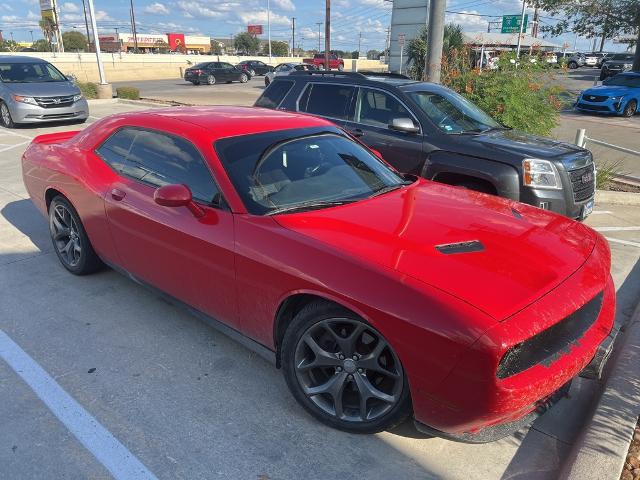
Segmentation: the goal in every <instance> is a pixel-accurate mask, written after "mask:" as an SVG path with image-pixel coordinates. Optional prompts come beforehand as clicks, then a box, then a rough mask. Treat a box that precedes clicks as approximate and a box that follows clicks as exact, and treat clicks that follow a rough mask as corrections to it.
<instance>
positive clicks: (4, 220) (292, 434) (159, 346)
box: [0, 86, 640, 480]
mask: <svg viewBox="0 0 640 480" xmlns="http://www.w3.org/2000/svg"><path fill="white" fill-rule="evenodd" d="M229 88H231V86H230V87H229ZM143 108H148V107H143V106H138V105H131V104H122V103H107V104H92V106H91V113H92V118H91V121H93V120H95V119H97V118H100V117H102V116H105V115H108V114H110V113H115V112H122V111H128V110H139V109H143ZM77 128H82V126H77V125H74V126H68V125H58V126H53V127H39V128H21V129H17V130H11V131H9V130H2V129H0V432H2V434H1V435H0V478H11V479H13V478H30V479H39V478H43V479H45V478H46V479H51V478H69V479H80V478H82V479H84V478H92V479H102V478H111V476H116V477H117V474H118V472H119V470H118V468H125V467H126V466H128V465H129V464H130V463H131V462H133V464H135V462H139V465H140V466H141V468H143V469H144V472H145V473H144V475H143V474H142V473H141V474H140V475H139V477H140V478H144V476H146V478H154V477H155V478H160V479H211V478H225V479H261V480H266V479H271V480H275V479H297V478H309V479H316V478H318V479H320V478H322V479H326V478H340V479H351V478H371V479H389V478H398V479H414V478H415V479H424V478H447V479H468V478H482V479H485V478H486V479H500V478H503V479H512V478H527V479H537V478H540V479H547V478H555V476H556V475H557V473H558V470H559V468H560V467H561V464H562V462H563V460H564V459H565V458H566V457H567V455H568V454H569V451H570V449H571V445H572V443H573V442H574V440H575V438H576V436H577V434H578V432H579V430H580V428H581V426H582V425H583V424H584V422H585V418H586V416H587V413H588V412H589V409H590V406H591V403H592V401H593V400H594V398H595V395H596V393H597V391H598V390H599V388H600V384H599V383H598V382H595V381H592V380H583V379H578V380H577V381H576V382H574V384H573V386H572V390H571V396H570V398H567V399H563V400H562V401H561V402H560V403H559V404H558V405H557V406H556V408H554V409H553V410H552V411H551V412H549V413H548V414H547V415H545V416H544V417H542V418H541V419H540V420H539V421H537V422H536V423H535V424H534V426H533V427H532V428H531V429H528V430H527V429H525V430H522V431H520V432H518V433H517V434H515V435H513V436H510V437H507V438H505V439H503V440H500V441H498V442H495V443H491V444H486V445H466V444H460V443H453V442H449V441H446V440H442V439H438V438H430V437H427V436H425V435H422V434H420V433H419V432H417V431H416V430H415V429H414V428H413V426H412V424H411V423H406V424H404V425H402V426H400V427H399V428H397V429H396V430H394V431H391V432H383V433H380V434H377V435H370V436H360V435H352V434H346V433H343V432H339V431H336V430H332V429H329V428H327V427H324V426H322V425H320V424H319V423H317V422H316V421H314V420H313V419H311V418H310V417H309V416H308V415H307V414H306V413H305V412H304V411H303V410H302V409H301V407H299V406H298V404H297V403H296V402H295V401H294V399H293V398H292V397H291V395H290V394H289V392H288V390H287V388H286V385H285V382H284V380H283V378H282V375H281V373H280V372H279V371H278V370H276V369H275V368H274V367H273V366H272V365H270V364H268V363H267V362H265V361H264V360H263V359H261V358H260V357H258V356H257V355H255V354H254V353H252V352H250V351H249V350H246V349H245V348H244V347H242V346H241V345H240V344H238V343H236V342H234V341H232V340H230V339H228V338H227V337H225V336H224V335H222V334H220V333H218V332H217V331H216V330H213V329H212V328H211V327H209V326H208V325H206V324H204V323H202V322H200V321H199V320H198V319H196V318H194V317H192V316H191V315H189V314H188V313H185V312H184V311H182V310H180V309H178V308H176V307H174V306H172V305H171V304H169V303H167V302H166V301H165V300H164V299H162V298H160V297H158V296H156V295H155V294H153V293H150V292H149V291H147V290H146V289H144V288H142V287H141V286H139V285H138V284H136V283H134V282H133V281H131V280H130V279H128V278H125V277H123V276H122V275H119V274H117V273H115V272H114V271H111V270H105V271H102V272H100V273H98V274H95V275H91V276H87V277H75V276H72V275H70V274H69V273H68V272H66V270H64V269H63V268H62V267H61V266H60V265H59V263H58V260H57V258H56V255H55V253H54V252H53V250H52V246H51V242H50V240H49V236H48V229H47V222H46V220H45V219H44V218H42V216H41V215H40V214H39V213H38V212H37V211H36V210H35V207H34V206H33V205H32V203H31V201H30V200H29V199H28V197H27V195H26V192H25V189H24V186H23V184H22V179H21V171H20V156H21V154H22V152H23V151H24V149H25V147H26V144H27V142H29V141H30V139H31V138H33V137H34V136H36V135H38V134H41V133H48V132H52V131H61V130H67V129H77ZM587 223H588V224H589V225H591V226H593V227H595V228H597V229H599V230H600V231H601V232H602V233H603V234H604V235H605V236H607V237H608V238H609V239H610V242H611V249H612V256H613V266H612V274H613V276H614V280H615V283H616V287H617V290H618V311H617V316H618V321H619V322H622V321H624V319H625V318H627V317H628V316H629V315H630V314H631V312H632V309H633V305H634V302H635V301H636V300H637V298H638V295H639V293H640V292H639V291H638V290H640V281H639V279H640V267H639V266H638V265H639V263H638V259H639V258H640V212H639V211H638V209H637V207H621V206H613V205H597V206H596V211H595V212H594V214H593V215H592V216H591V217H590V218H589V219H588V221H587ZM540 261H545V259H540ZM2 334H5V335H6V336H5V337H3V336H2ZM426 354H428V352H427V353H426ZM12 355H13V356H12ZM16 358H17V360H16ZM3 359H4V360H3ZM20 362H22V363H20ZM30 362H33V363H30ZM39 368H41V369H42V370H38V369H39ZM56 387H57V389H56ZM43 392H44V393H43ZM46 392H54V393H52V394H50V395H48V396H47V395H46ZM469 394H470V395H472V394H473V392H470V393H469ZM43 399H44V401H43ZM47 400H48V401H47ZM61 412H62V413H61ZM65 412H66V414H65ZM65 415H66V416H65ZM82 422H88V423H82ZM83 425H84V429H83V427H82V426H83ZM114 441H115V443H114ZM109 442H110V443H109ZM104 445H108V447H104ZM101 446H102V447H101ZM123 455H124V456H123ZM114 465H116V466H115V467H114ZM118 465H120V467H118ZM135 465H137V464H135ZM114 468H115V469H116V470H115V472H114ZM140 471H142V470H140ZM121 478H122V477H121Z"/></svg>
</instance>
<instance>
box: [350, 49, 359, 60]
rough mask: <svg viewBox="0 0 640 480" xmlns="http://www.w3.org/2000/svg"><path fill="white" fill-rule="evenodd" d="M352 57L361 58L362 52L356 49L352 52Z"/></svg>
mask: <svg viewBox="0 0 640 480" xmlns="http://www.w3.org/2000/svg"><path fill="white" fill-rule="evenodd" d="M351 58H360V52H359V51H358V50H354V51H353V52H351Z"/></svg>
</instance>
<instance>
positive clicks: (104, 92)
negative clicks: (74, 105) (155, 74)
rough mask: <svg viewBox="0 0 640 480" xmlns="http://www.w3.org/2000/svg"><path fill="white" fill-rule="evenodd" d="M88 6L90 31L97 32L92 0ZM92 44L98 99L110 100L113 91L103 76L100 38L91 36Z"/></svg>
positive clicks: (88, 0) (89, 0)
mask: <svg viewBox="0 0 640 480" xmlns="http://www.w3.org/2000/svg"><path fill="white" fill-rule="evenodd" d="M87 2H88V4H89V16H90V17H91V30H93V32H94V33H96V32H97V31H98V25H97V24H96V14H95V10H94V9H93V0H87ZM93 43H94V46H95V48H96V60H97V62H98V75H99V76H100V84H99V85H98V98H112V97H113V91H112V90H111V85H109V84H108V83H107V79H106V78H105V76H104V66H103V65H102V58H101V57H100V38H98V35H94V36H93Z"/></svg>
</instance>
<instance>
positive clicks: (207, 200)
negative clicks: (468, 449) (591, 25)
mask: <svg viewBox="0 0 640 480" xmlns="http://www.w3.org/2000/svg"><path fill="white" fill-rule="evenodd" d="M23 174H24V181H25V184H26V186H27V189H28V191H29V194H30V196H31V198H32V199H33V201H34V203H35V204H36V206H37V207H38V208H39V209H40V210H41V211H42V213H43V214H45V215H47V216H48V218H49V228H50V231H51V238H52V241H53V245H54V246H55V251H56V253H57V255H58V257H59V259H60V262H61V263H62V265H63V266H64V267H65V268H66V269H68V270H69V271H70V272H71V273H74V274H77V275H83V274H88V273H91V272H93V271H95V270H96V269H98V268H100V267H101V266H102V265H103V264H106V265H109V266H112V267H113V268H115V269H117V270H120V271H122V272H125V273H126V274H127V275H129V276H131V277H132V278H134V279H136V280H138V281H140V282H141V283H143V284H146V285H149V286H151V287H154V288H155V289H156V290H159V291H162V292H163V293H164V294H166V295H167V296H169V297H170V298H172V299H174V300H175V301H176V303H179V304H183V305H185V306H187V307H188V308H189V309H190V310H191V311H193V312H195V313H196V314H197V315H199V316H200V317H202V318H204V319H206V320H208V321H209V322H210V323H212V324H214V325H216V326H218V327H219V328H221V329H222V330H224V331H225V333H227V334H229V335H231V336H234V337H236V338H240V339H243V341H244V343H245V344H247V345H249V346H252V347H254V348H256V349H257V350H258V351H261V352H262V353H264V354H266V355H267V356H269V357H270V358H272V359H273V360H274V361H275V362H276V364H277V365H278V366H279V367H281V368H282V370H283V372H284V375H285V378H286V381H287V384H288V386H289V388H290V389H291V392H292V393H293V395H294V396H295V398H296V399H297V400H298V401H299V402H300V404H301V405H302V406H303V407H304V408H305V409H307V410H308V411H309V412H310V413H311V414H312V415H314V416H315V417H317V418H318V419H319V420H321V421H322V422H324V423H326V424H328V425H331V426H333V427H336V428H340V429H343V430H347V431H351V432H362V433H365V432H377V431H380V430H383V429H388V428H391V427H392V426H394V425H396V424H398V423H399V422H401V421H403V420H404V419H405V418H407V417H408V416H409V415H413V417H414V419H415V422H416V425H417V426H418V428H419V429H421V430H423V431H428V432H436V433H437V434H439V435H443V436H446V437H449V438H453V439H458V440H464V441H485V440H492V439H495V438H498V437H499V436H504V435H506V434H508V433H510V432H511V431H513V430H514V429H516V428H518V427H519V426H520V425H522V424H523V423H526V422H530V421H531V420H532V418H533V417H534V416H535V415H536V414H537V413H540V412H541V411H543V410H544V409H545V408H547V407H548V406H549V405H550V404H551V403H553V400H554V399H555V398H557V397H558V395H559V394H561V393H562V392H563V388H566V385H567V384H568V382H570V381H571V379H572V378H573V377H575V376H576V375H578V374H579V373H580V372H581V371H582V370H583V369H584V368H585V367H586V366H587V365H588V364H589V363H590V362H591V361H592V359H593V358H594V355H596V353H597V352H598V349H599V346H600V345H601V343H602V342H603V341H604V340H605V339H606V338H607V336H608V335H609V333H610V331H611V329H612V325H613V317H614V305H615V291H614V287H613V283H612V280H611V276H610V274H609V268H610V253H609V249H608V246H607V242H606V241H605V240H604V239H603V237H602V236H600V235H599V234H597V233H595V232H594V231H593V230H591V229H589V228H588V227H586V226H584V225H582V224H580V223H576V222H574V221H571V220H568V219H566V218H563V217H561V216H558V215H555V214H552V213H549V212H546V211H543V210H540V209H536V208H533V207H529V206H526V205H522V204H519V203H514V202H510V201H506V200H504V199H501V198H497V197H493V196H488V195H483V194H481V193H477V192H473V191H467V190H463V189H458V188H454V187H449V186H446V185H441V184H437V183H431V182H428V181H425V180H422V179H417V178H414V177H410V176H406V175H402V174H400V173H398V172H396V171H395V170H393V169H392V168H391V167H389V165H387V164H386V163H385V162H384V161H382V160H381V159H380V158H378V156H377V155H376V153H375V152H372V151H370V150H368V149H367V148H366V147H364V146H363V145H361V144H360V143H358V142H357V141H356V140H354V139H352V138H351V137H350V136H348V135H347V134H346V133H345V132H344V131H342V130H341V129H339V128H337V127H336V126H335V125H333V124H331V123H330V122H327V121H325V120H322V119H318V118H314V117H311V116H306V115H300V114H293V113H287V112H280V111H272V110H263V109H256V108H242V107H207V108H171V109H158V110H152V111H148V112H143V113H128V114H123V115H115V116H112V117H109V118H106V119H103V120H100V121H98V122H96V123H94V124H93V125H91V126H89V127H88V128H87V129H85V130H83V131H81V132H64V133H54V134H49V135H42V136H39V137H37V138H36V139H35V140H34V141H33V143H32V144H31V145H30V146H29V148H28V149H27V151H26V153H25V154H24V157H23Z"/></svg>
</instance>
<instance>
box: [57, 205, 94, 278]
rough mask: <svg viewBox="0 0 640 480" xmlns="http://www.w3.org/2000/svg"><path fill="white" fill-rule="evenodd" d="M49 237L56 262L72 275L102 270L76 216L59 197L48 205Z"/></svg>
mask: <svg viewBox="0 0 640 480" xmlns="http://www.w3.org/2000/svg"><path fill="white" fill-rule="evenodd" d="M49 234H50V236H51V242H52V243H53V249H54V250H55V252H56V255H57V256H58V260H60V263H61V264H62V266H63V267H64V268H66V269H67V270H69V271H70V272H71V273H73V274H74V275H88V274H90V273H93V272H95V271H97V270H99V269H100V268H102V267H103V263H102V261H101V260H100V258H99V257H98V255H97V254H96V252H95V250H94V249H93V246H92V245H91V242H90V241H89V237H88V236H87V232H86V231H85V229H84V226H83V225H82V221H81V220H80V215H78V212H77V211H76V209H75V208H73V205H71V203H70V202H69V201H68V200H67V199H66V198H65V197H63V196H62V195H57V196H56V197H54V198H53V200H52V201H51V204H50V205H49Z"/></svg>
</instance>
